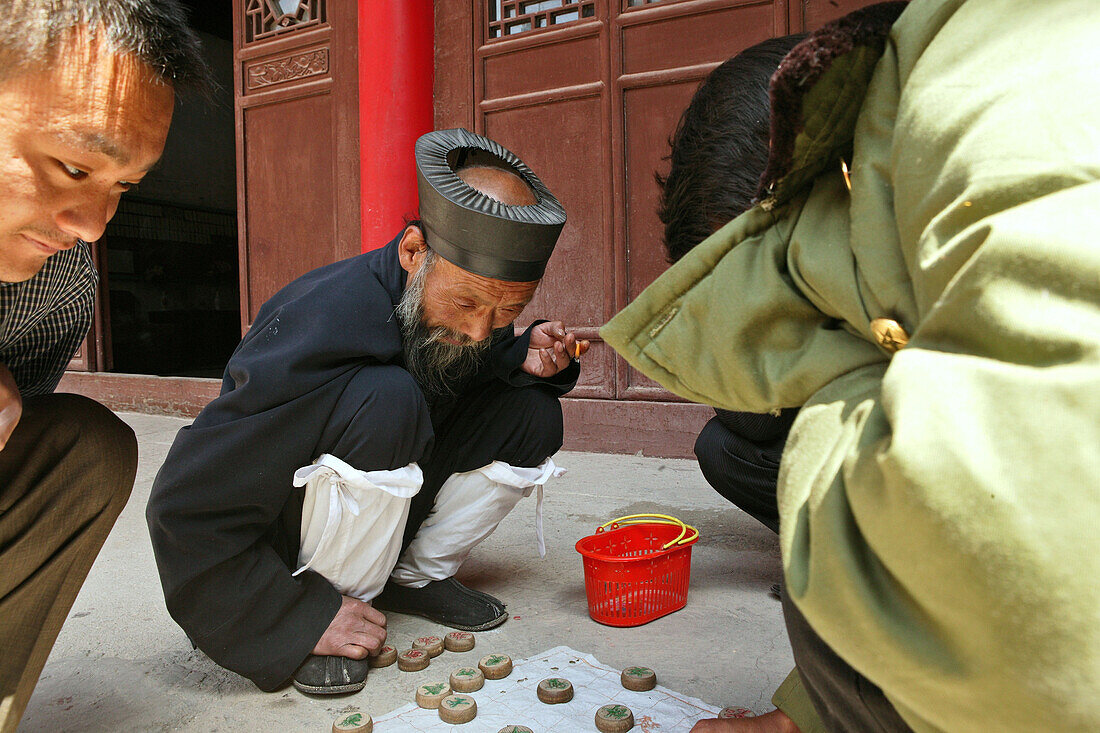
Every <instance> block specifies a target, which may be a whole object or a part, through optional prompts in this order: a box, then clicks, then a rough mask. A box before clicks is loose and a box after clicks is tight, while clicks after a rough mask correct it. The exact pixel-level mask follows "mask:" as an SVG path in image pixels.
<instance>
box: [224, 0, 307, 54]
mask: <svg viewBox="0 0 1100 733" xmlns="http://www.w3.org/2000/svg"><path fill="white" fill-rule="evenodd" d="M326 2H327V0H248V1H247V2H246V3H245V6H244V34H245V39H244V40H245V43H251V42H253V41H259V40H261V39H264V38H270V37H272V36H276V35H279V34H282V33H287V32H290V31H296V30H300V29H303V28H308V27H311V26H315V25H321V24H322V23H324V22H326V20H327V18H328V12H327V11H328V9H327V7H326Z"/></svg>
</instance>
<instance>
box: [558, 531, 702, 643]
mask: <svg viewBox="0 0 1100 733" xmlns="http://www.w3.org/2000/svg"><path fill="white" fill-rule="evenodd" d="M674 521H676V522H677V523H676V524H672V523H668V522H640V523H632V524H629V525H625V526H620V525H619V524H617V523H610V529H608V530H605V529H604V527H599V528H598V529H597V530H596V534H594V535H589V536H588V537H584V538H582V539H580V540H578V541H577V545H576V547H577V552H579V553H580V554H581V556H582V560H583V562H584V590H585V594H586V595H587V596H588V615H590V616H591V617H592V618H593V620H595V621H599V622H600V623H601V624H607V625H609V626H641V625H642V624H646V623H649V622H650V621H653V620H654V619H658V618H660V617H661V616H666V615H668V614H670V613H672V612H673V611H679V610H680V609H681V608H683V607H684V605H685V604H686V603H687V591H688V582H689V581H690V580H691V546H692V545H693V544H695V542H696V540H698V539H699V533H698V532H695V531H694V530H693V529H691V528H690V527H686V525H684V524H683V523H682V522H679V520H674ZM685 530H691V531H692V532H693V533H694V536H690V535H688V536H686V537H685Z"/></svg>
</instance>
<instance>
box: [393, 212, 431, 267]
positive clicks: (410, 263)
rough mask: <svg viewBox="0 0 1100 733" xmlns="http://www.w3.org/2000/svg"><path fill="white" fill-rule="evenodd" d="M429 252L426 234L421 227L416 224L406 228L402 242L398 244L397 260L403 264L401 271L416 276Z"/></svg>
mask: <svg viewBox="0 0 1100 733" xmlns="http://www.w3.org/2000/svg"><path fill="white" fill-rule="evenodd" d="M427 251H428V243H427V242H425V241H424V232H422V231H420V227H418V226H416V225H414V224H410V225H409V226H407V227H405V231H404V233H402V235H401V241H400V242H398V243H397V258H398V260H399V261H400V262H401V269H403V270H404V271H405V272H407V273H409V274H410V275H415V274H416V271H417V270H419V269H420V266H421V265H422V264H424V254H425V253H426V252H427Z"/></svg>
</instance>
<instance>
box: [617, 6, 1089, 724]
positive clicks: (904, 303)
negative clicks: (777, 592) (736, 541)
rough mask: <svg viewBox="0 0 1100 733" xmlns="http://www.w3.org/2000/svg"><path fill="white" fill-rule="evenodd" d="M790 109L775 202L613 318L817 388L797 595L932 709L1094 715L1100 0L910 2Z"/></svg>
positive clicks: (620, 347) (701, 397)
mask: <svg viewBox="0 0 1100 733" xmlns="http://www.w3.org/2000/svg"><path fill="white" fill-rule="evenodd" d="M796 111H797V114H798V119H797V120H796V124H795V128H794V129H796V130H797V131H798V133H797V137H796V138H794V143H793V152H792V153H791V155H790V159H789V161H787V164H785V165H784V166H783V175H782V176H780V177H778V178H777V179H776V180H775V181H774V182H773V185H772V186H771V187H770V188H768V189H767V195H766V197H765V198H764V199H763V200H762V202H761V203H760V204H759V205H757V206H756V207H755V208H753V209H751V210H750V211H748V212H746V213H745V214H743V215H742V216H740V217H738V218H737V219H735V220H734V221H732V222H730V223H729V224H727V225H726V226H725V227H723V228H722V229H720V230H719V231H718V232H717V233H715V234H714V235H713V236H711V237H710V238H708V239H707V240H706V241H704V242H703V243H702V244H700V245H699V246H698V247H696V248H695V249H694V250H692V251H691V252H690V253H689V254H688V255H687V256H686V257H684V258H683V259H682V260H681V261H680V262H678V263H677V264H676V265H674V266H673V267H671V268H670V269H669V270H668V271H667V272H665V273H664V274H663V275H662V276H661V277H659V278H658V279H657V280H656V281H654V283H653V284H652V285H650V286H649V287H648V288H647V289H646V290H645V291H644V292H643V293H642V294H641V295H640V296H639V297H638V298H637V300H635V301H634V302H633V303H632V304H630V305H629V306H628V307H627V308H625V309H624V310H623V311H622V312H620V313H619V314H618V315H617V316H615V318H614V319H612V320H611V321H610V322H609V323H608V324H607V325H605V326H604V327H603V328H602V329H601V332H600V333H601V335H602V336H603V338H604V339H605V340H606V341H607V342H608V343H609V344H611V346H613V347H614V348H615V349H616V351H618V352H619V353H620V354H622V355H623V356H624V357H625V358H626V359H627V361H629V362H630V363H631V364H632V365H633V366H634V367H636V368H637V369H639V370H640V371H641V372H643V373H644V374H646V375H647V376H649V377H651V378H653V379H655V380H657V381H658V382H660V383H661V384H662V385H664V386H665V387H667V388H668V389H670V390H671V391H673V392H675V393H676V394H679V395H682V396H684V397H686V398H689V399H691V400H694V401H697V402H702V403H706V404H710V405H714V406H717V407H722V408H726V409H730V410H748V411H755V412H763V411H768V410H773V409H776V408H782V407H793V406H799V405H801V406H803V409H802V411H801V414H800V415H799V417H798V420H797V421H796V422H795V424H794V428H793V430H792V432H791V435H790V440H789V442H788V444H787V448H786V451H785V453H784V455H783V460H782V466H781V472H780V479H779V509H780V516H781V528H782V531H781V535H780V542H781V547H782V555H783V565H784V573H785V577H786V584H787V590H788V592H789V594H790V596H791V598H792V600H793V601H794V602H795V603H796V604H797V606H798V607H799V609H800V610H801V611H802V613H803V614H804V615H805V617H806V619H807V620H808V621H809V622H810V624H811V625H812V626H813V627H814V629H815V630H816V631H817V632H818V633H819V634H820V636H821V637H822V638H823V639H824V640H825V641H826V642H827V643H828V644H829V645H830V646H831V647H832V648H833V649H834V650H835V651H836V652H837V653H838V654H839V655H840V656H841V657H843V658H844V659H845V660H846V661H847V662H849V663H850V664H851V665H852V666H853V667H854V668H855V669H857V670H858V671H859V672H861V673H862V674H864V675H865V676H867V677H868V678H869V679H870V680H871V681H873V682H874V683H875V684H877V685H879V686H880V687H881V688H882V689H883V691H884V692H885V694H886V695H887V697H888V698H889V700H890V701H891V702H892V703H893V704H894V706H895V707H896V708H897V710H898V712H899V713H900V714H901V716H902V717H903V718H904V719H905V720H906V721H907V722H908V723H909V724H910V725H911V726H912V727H913V728H914V729H916V730H917V731H934V730H951V731H1017V730H1019V731H1024V730H1028V731H1031V730H1051V731H1054V730H1057V731H1075V730H1080V731H1100V3H1098V2H1097V1H1096V0H1043V1H1042V2H1039V1H1037V0H915V1H914V2H913V3H911V4H910V5H909V6H908V8H906V9H905V11H904V12H903V13H902V14H901V16H900V18H898V19H897V21H896V23H894V24H893V26H892V28H891V30H890V31H889V36H888V38H887V39H886V41H885V45H884V47H883V46H882V45H881V44H880V46H879V47H878V48H874V47H872V46H868V45H858V44H857V45H855V46H854V47H853V48H852V49H851V51H850V52H848V53H845V54H842V55H840V56H839V57H837V58H836V59H835V60H834V61H833V62H832V64H831V66H830V67H829V68H828V70H827V71H826V72H825V73H824V74H822V75H820V76H819V78H817V79H816V80H815V81H814V82H813V84H809V85H807V88H806V89H805V90H803V94H802V96H801V101H800V107H798V108H797V110H796ZM774 146H775V138H774V136H773V154H775V152H776V151H775V149H774ZM842 159H843V160H845V161H846V163H847V164H848V166H849V167H850V169H851V179H850V183H851V190H850V191H849V189H848V186H847V185H846V182H845V175H844V173H843V172H842V171H841V160H842ZM654 246H657V245H656V243H654ZM877 319H890V320H892V321H895V322H896V323H897V324H898V325H899V326H900V328H901V329H903V330H904V332H905V333H906V334H907V335H908V343H907V344H906V345H904V346H903V347H902V348H900V350H896V351H895V350H893V348H892V345H891V344H890V343H888V342H885V341H881V340H879V339H876V337H875V336H874V334H873V332H872V328H871V323H872V321H875V320H877ZM880 322H882V321H880Z"/></svg>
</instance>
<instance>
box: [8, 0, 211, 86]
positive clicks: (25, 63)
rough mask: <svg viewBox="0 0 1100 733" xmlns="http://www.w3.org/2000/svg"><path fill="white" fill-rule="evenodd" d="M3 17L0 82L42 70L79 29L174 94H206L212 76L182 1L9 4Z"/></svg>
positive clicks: (22, 0) (27, 0)
mask: <svg viewBox="0 0 1100 733" xmlns="http://www.w3.org/2000/svg"><path fill="white" fill-rule="evenodd" d="M3 15H4V17H3V18H0V79H2V78H4V77H6V76H8V75H10V74H11V73H13V72H19V71H27V70H29V69H38V68H44V67H45V66H46V65H48V64H49V63H50V62H52V61H54V60H55V58H56V56H57V54H58V53H59V52H60V51H61V50H62V48H63V42H64V41H65V40H66V38H67V37H68V36H69V35H70V34H71V33H73V32H74V31H75V30H76V29H77V28H80V27H86V28H87V29H88V31H89V32H90V34H91V35H92V37H93V38H96V39H99V40H101V41H105V42H106V45H107V48H108V49H110V50H111V51H113V52H114V53H116V54H119V55H130V54H132V55H133V56H134V57H136V58H137V59H138V60H140V61H142V62H143V63H145V64H146V65H147V66H149V68H150V69H152V70H153V72H154V74H155V75H156V76H157V78H158V79H159V80H160V81H161V82H163V83H165V84H169V85H171V86H172V87H173V88H175V89H176V90H179V89H183V88H190V89H198V90H200V91H207V90H208V89H209V88H210V84H211V81H210V80H211V76H210V70H209V68H208V67H207V65H206V61H205V60H204V59H203V56H202V50H201V49H202V42H201V41H200V40H199V37H198V36H197V35H196V34H195V32H194V31H193V30H191V28H190V27H188V25H187V13H186V11H185V10H184V8H183V6H182V5H181V4H180V3H179V2H178V0H9V5H8V8H6V9H5V10H4V11H3Z"/></svg>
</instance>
